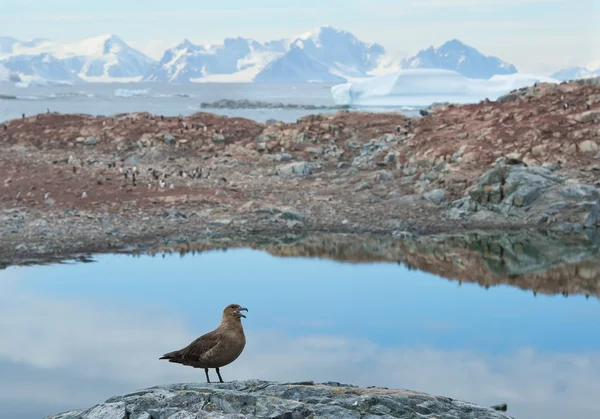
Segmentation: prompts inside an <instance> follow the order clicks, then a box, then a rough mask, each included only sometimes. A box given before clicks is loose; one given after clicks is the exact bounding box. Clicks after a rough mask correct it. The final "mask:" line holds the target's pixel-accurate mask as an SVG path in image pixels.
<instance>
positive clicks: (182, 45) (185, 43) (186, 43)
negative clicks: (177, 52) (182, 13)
mask: <svg viewBox="0 0 600 419" xmlns="http://www.w3.org/2000/svg"><path fill="white" fill-rule="evenodd" d="M195 47H196V45H195V44H193V43H192V41H190V40H189V39H187V38H185V39H184V40H183V41H181V43H179V44H178V45H177V46H176V47H175V48H177V49H179V48H195Z"/></svg>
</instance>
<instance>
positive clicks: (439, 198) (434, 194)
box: [423, 189, 446, 205]
mask: <svg viewBox="0 0 600 419" xmlns="http://www.w3.org/2000/svg"><path fill="white" fill-rule="evenodd" d="M423 198H425V199H426V200H428V201H429V202H433V203H434V204H436V205H439V204H441V203H442V202H443V201H444V199H445V198H446V191H444V190H443V189H434V190H433V191H430V192H427V193H426V194H424V195H423Z"/></svg>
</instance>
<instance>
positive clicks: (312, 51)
mask: <svg viewBox="0 0 600 419" xmlns="http://www.w3.org/2000/svg"><path fill="white" fill-rule="evenodd" d="M297 50H302V52H304V55H305V56H306V57H309V58H310V59H311V60H312V61H314V62H316V63H318V64H321V65H322V66H325V67H327V69H328V73H329V74H331V75H336V76H339V77H343V78H348V77H365V76H367V72H368V71H371V70H373V69H374V68H376V67H377V65H378V60H379V59H380V58H381V57H382V56H383V55H385V49H384V48H383V47H382V46H381V45H379V44H368V43H366V42H363V41H360V40H359V39H358V38H356V37H355V36H354V35H352V34H351V33H350V32H347V31H342V30H338V29H335V28H332V27H331V26H321V27H320V28H317V29H315V30H314V31H312V32H307V33H305V34H302V35H299V36H298V37H296V38H295V39H294V40H292V42H291V43H290V47H289V50H288V52H287V53H286V55H291V57H290V58H291V59H292V60H294V61H295V60H297V59H298V57H299V54H298V53H297ZM286 55H284V56H283V57H281V59H282V60H285V59H286ZM307 64H309V63H308V62H307ZM309 65H311V66H313V63H310V64H309Z"/></svg>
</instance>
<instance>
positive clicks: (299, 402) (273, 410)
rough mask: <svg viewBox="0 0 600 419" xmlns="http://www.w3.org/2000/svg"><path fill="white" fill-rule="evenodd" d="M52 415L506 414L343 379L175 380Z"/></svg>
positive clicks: (477, 417) (439, 418) (180, 418)
mask: <svg viewBox="0 0 600 419" xmlns="http://www.w3.org/2000/svg"><path fill="white" fill-rule="evenodd" d="M50 418H52V419H75V418H77V419H79V418H81V419H83V418H103V419H123V418H129V419H142V418H143V419H150V418H161V419H162V418H173V419H175V418H177V419H187V418H190V419H191V418H290V419H291V418H315V419H316V418H340V419H341V418H357V419H358V418H382V419H385V418H403V419H412V418H415V419H416V418H419V419H426V418H430V419H433V418H436V419H458V418H460V419H507V418H510V417H509V416H507V415H505V414H502V413H500V412H498V411H496V410H494V409H492V408H487V407H482V406H478V405H475V404H472V403H468V402H463V401H459V400H453V399H450V398H448V397H440V396H432V395H428V394H424V393H417V392H413V391H408V390H389V389H385V388H359V387H355V386H350V385H343V384H338V383H324V384H316V385H315V384H314V383H312V382H307V383H288V384H283V383H274V382H267V381H259V380H250V381H238V382H231V383H225V384H204V383H195V384H174V385H169V386H163V387H152V388H149V389H146V390H141V391H138V392H136V393H132V394H127V395H124V396H118V397H113V398H110V399H108V400H107V401H106V402H105V403H101V404H99V405H96V406H94V407H92V408H90V409H86V410H77V411H72V412H67V413H63V414H60V415H56V416H51V417H50Z"/></svg>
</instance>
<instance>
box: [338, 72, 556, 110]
mask: <svg viewBox="0 0 600 419" xmlns="http://www.w3.org/2000/svg"><path fill="white" fill-rule="evenodd" d="M536 82H546V83H559V81H558V80H556V79H553V78H551V77H546V76H536V75H533V74H525V73H514V74H502V75H495V76H492V77H490V78H489V79H470V78H467V77H464V76H462V75H461V74H460V73H458V72H456V71H452V70H443V69H406V70H399V71H397V72H394V73H390V74H385V75H381V76H376V77H371V78H366V79H360V80H356V81H353V82H350V83H343V84H337V85H334V86H332V87H331V95H332V97H333V101H334V102H335V104H336V105H350V106H367V107H368V106H379V107H387V106H429V105H431V104H432V103H434V102H451V103H475V102H479V101H480V100H483V99H485V98H488V99H490V100H496V99H498V98H499V97H500V96H502V95H504V94H506V93H509V92H510V91H512V90H515V89H519V88H521V87H525V86H530V85H533V84H534V83H536Z"/></svg>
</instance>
